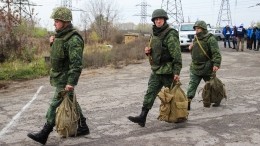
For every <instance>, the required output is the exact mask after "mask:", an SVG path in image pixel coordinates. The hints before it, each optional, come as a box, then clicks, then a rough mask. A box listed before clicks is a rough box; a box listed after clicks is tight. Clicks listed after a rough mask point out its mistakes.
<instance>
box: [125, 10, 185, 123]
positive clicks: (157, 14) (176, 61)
mask: <svg viewBox="0 0 260 146" xmlns="http://www.w3.org/2000/svg"><path fill="white" fill-rule="evenodd" d="M151 20H152V22H153V23H154V25H153V28H152V29H153V35H152V37H151V39H150V46H149V47H146V48H145V53H146V55H148V56H149V61H150V64H151V69H152V73H151V75H150V79H149V82H148V89H147V91H146V94H145V96H144V101H143V107H142V111H141V114H140V115H139V116H136V117H132V116H129V117H128V119H129V120H130V121H132V122H134V123H137V124H139V125H140V126H141V127H144V126H145V122H146V117H147V114H148V112H149V110H150V109H151V108H152V106H153V103H154V100H155V98H156V97H157V94H158V93H159V91H160V90H161V88H162V87H163V86H165V87H170V86H171V84H172V83H173V81H178V80H179V74H180V71H181V68H182V57H181V49H180V42H179V35H178V32H177V31H176V30H174V29H172V28H170V27H169V25H168V24H167V22H166V20H168V15H167V13H166V12H165V11H164V10H163V9H157V10H155V11H154V12H153V14H152V19H151Z"/></svg>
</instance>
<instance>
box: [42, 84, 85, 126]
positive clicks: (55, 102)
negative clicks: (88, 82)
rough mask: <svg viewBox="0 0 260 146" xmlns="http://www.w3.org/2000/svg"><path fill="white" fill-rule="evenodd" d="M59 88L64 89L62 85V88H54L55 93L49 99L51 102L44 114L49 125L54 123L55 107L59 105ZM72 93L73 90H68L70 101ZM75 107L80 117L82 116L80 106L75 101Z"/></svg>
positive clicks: (60, 100)
mask: <svg viewBox="0 0 260 146" xmlns="http://www.w3.org/2000/svg"><path fill="white" fill-rule="evenodd" d="M61 90H64V87H63V88H60V87H57V88H56V90H55V93H54V97H53V98H52V100H51V104H50V106H49V109H48V111H47V114H46V119H47V123H49V124H51V125H55V117H56V109H57V107H59V105H60V104H61V102H62V99H61V98H59V96H58V94H59V92H60V91H61ZM73 94H74V92H73V91H71V92H69V96H70V99H71V101H72V100H73ZM77 109H78V112H79V113H80V118H82V117H83V114H82V110H81V107H80V106H79V104H78V103H77Z"/></svg>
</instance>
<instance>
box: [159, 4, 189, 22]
mask: <svg viewBox="0 0 260 146" xmlns="http://www.w3.org/2000/svg"><path fill="white" fill-rule="evenodd" d="M161 8H162V9H164V10H165V11H166V12H167V14H168V17H169V18H172V19H173V20H171V21H173V23H177V24H179V23H182V22H184V17H183V12H182V4H181V0H162V5H161Z"/></svg>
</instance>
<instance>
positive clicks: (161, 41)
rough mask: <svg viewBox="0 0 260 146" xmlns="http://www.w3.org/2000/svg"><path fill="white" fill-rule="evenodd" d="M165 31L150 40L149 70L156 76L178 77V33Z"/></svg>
mask: <svg viewBox="0 0 260 146" xmlns="http://www.w3.org/2000/svg"><path fill="white" fill-rule="evenodd" d="M165 31H168V32H166V33H165V32H162V33H161V34H159V35H158V36H152V38H151V42H150V45H151V46H150V47H151V49H152V50H151V56H152V64H151V68H152V70H153V71H154V72H155V73H156V74H173V75H179V74H180V71H181V68H182V57H181V49H180V42H179V36H178V32H177V31H176V30H174V29H169V27H168V28H167V29H165Z"/></svg>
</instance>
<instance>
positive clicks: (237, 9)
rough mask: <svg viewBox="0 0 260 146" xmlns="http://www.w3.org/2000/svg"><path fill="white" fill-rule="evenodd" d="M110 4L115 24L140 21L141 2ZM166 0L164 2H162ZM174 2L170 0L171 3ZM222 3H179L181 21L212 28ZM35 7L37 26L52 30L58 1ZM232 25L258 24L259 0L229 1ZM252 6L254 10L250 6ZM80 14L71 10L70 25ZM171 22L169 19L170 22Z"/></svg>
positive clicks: (81, 4)
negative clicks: (116, 14)
mask: <svg viewBox="0 0 260 146" xmlns="http://www.w3.org/2000/svg"><path fill="white" fill-rule="evenodd" d="M87 1H88V0H72V7H73V8H79V9H84V10H85V9H86V6H85V5H86V3H87ZM97 1H98V0H97ZM108 1H113V2H114V3H115V5H116V8H117V9H118V10H119V11H120V19H119V22H134V23H135V24H138V23H139V22H140V16H135V15H140V13H141V7H140V6H137V5H138V4H140V3H141V2H142V0H108ZM165 1H166V0H165ZM172 1H174V0H172ZM221 1H222V0H182V1H181V2H182V9H183V15H184V20H185V21H188V19H189V20H190V21H192V22H195V21H196V20H198V19H200V20H205V21H206V22H207V23H210V24H211V25H213V26H215V25H216V23H217V19H218V14H219V10H220V5H221ZM31 2H34V3H35V4H38V5H42V6H37V7H35V9H36V10H35V11H36V13H38V15H37V18H40V19H41V21H40V25H41V26H42V27H47V28H48V29H53V21H52V20H51V19H50V15H51V13H52V9H53V8H54V7H57V6H60V4H61V0H31ZM146 2H147V4H149V6H148V7H147V14H148V15H151V14H152V12H153V10H154V9H158V8H160V7H161V3H162V0H146ZM229 2H230V10H231V19H232V24H233V25H234V24H236V25H240V24H241V23H243V24H244V26H245V27H248V26H249V25H250V24H251V22H253V21H254V22H260V6H255V5H256V4H257V3H260V0H229ZM250 6H255V7H250ZM80 13H81V12H79V11H73V24H74V25H76V26H78V27H80V26H81V22H80ZM150 19H151V17H147V22H149V23H150ZM172 21H173V20H171V19H170V20H169V22H172Z"/></svg>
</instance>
